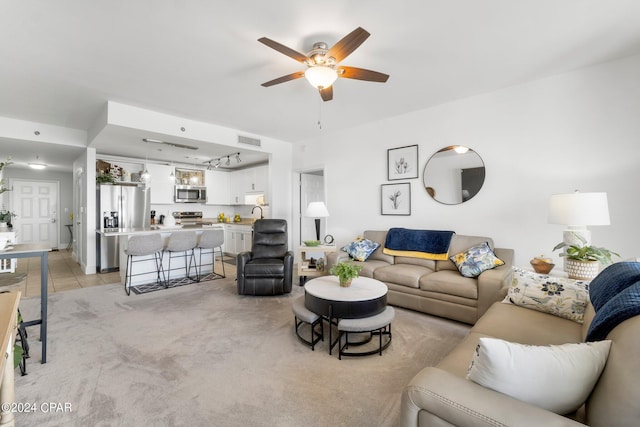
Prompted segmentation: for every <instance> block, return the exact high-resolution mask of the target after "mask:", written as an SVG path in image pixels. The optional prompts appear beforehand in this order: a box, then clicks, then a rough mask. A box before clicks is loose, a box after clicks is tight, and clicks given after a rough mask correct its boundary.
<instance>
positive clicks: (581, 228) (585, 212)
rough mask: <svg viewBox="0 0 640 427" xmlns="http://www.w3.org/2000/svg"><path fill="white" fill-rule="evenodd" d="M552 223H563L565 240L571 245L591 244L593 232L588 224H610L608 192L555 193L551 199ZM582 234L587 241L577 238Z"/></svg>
mask: <svg viewBox="0 0 640 427" xmlns="http://www.w3.org/2000/svg"><path fill="white" fill-rule="evenodd" d="M548 222H549V223H550V224H563V225H566V226H567V229H566V230H564V231H563V233H562V236H563V241H564V242H565V243H567V244H569V245H576V246H589V245H590V244H591V232H590V231H589V230H587V225H609V224H610V223H611V222H610V220H609V203H608V202H607V193H581V192H579V191H578V190H576V191H575V192H573V193H568V194H554V195H552V196H551V198H550V199H549V216H548ZM576 235H578V236H581V237H582V238H583V239H584V240H585V242H586V243H584V242H582V241H580V239H579V238H576Z"/></svg>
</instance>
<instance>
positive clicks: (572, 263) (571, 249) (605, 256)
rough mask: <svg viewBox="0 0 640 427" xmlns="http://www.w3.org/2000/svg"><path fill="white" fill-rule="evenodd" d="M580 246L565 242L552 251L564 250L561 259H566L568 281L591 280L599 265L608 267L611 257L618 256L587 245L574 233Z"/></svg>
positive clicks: (603, 249) (596, 273) (607, 250)
mask: <svg viewBox="0 0 640 427" xmlns="http://www.w3.org/2000/svg"><path fill="white" fill-rule="evenodd" d="M574 236H575V237H576V239H578V240H579V241H580V242H582V244H581V245H571V244H569V243H566V242H560V243H558V244H557V245H556V246H555V247H554V248H553V250H554V251H555V250H558V249H566V251H565V252H563V253H561V254H560V256H561V257H566V258H567V262H566V265H565V267H566V270H567V274H568V275H569V278H570V279H579V280H591V279H593V278H594V277H596V276H597V275H598V272H599V270H600V264H602V265H605V266H606V265H609V264H611V263H612V262H613V261H612V260H611V257H612V256H614V255H615V256H618V257H619V256H620V255H618V254H617V253H615V252H613V251H610V250H609V249H605V248H598V247H596V246H591V245H587V241H586V240H585V239H584V237H582V236H581V235H579V234H576V233H574Z"/></svg>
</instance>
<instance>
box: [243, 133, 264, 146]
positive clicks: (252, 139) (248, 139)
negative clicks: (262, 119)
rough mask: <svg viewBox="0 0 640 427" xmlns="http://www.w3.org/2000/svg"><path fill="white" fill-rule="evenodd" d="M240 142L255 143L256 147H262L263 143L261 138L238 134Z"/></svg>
mask: <svg viewBox="0 0 640 427" xmlns="http://www.w3.org/2000/svg"><path fill="white" fill-rule="evenodd" d="M238 142H239V143H241V144H248V145H255V146H256V147H260V146H261V145H262V144H261V143H260V140H259V139H256V138H249V137H248V136H242V135H238Z"/></svg>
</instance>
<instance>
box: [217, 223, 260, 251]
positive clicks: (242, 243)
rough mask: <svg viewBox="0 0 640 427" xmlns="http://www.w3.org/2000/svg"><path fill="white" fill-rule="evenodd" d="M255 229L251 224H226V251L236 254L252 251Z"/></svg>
mask: <svg viewBox="0 0 640 427" xmlns="http://www.w3.org/2000/svg"><path fill="white" fill-rule="evenodd" d="M252 234H253V229H252V227H251V226H250V225H234V224H225V225H224V248H223V250H224V252H225V253H227V254H229V255H233V256H236V255H237V254H239V253H240V252H245V251H250V250H251V243H252V240H251V239H252Z"/></svg>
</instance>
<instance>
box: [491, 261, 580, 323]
mask: <svg viewBox="0 0 640 427" xmlns="http://www.w3.org/2000/svg"><path fill="white" fill-rule="evenodd" d="M502 302H503V303H506V304H515V305H519V306H521V307H526V308H530V309H532V310H537V311H541V312H543V313H548V314H553V315H554V316H558V317H562V318H565V319H569V320H573V321H574V322H577V323H582V321H583V318H584V310H585V308H586V307H587V303H588V302H589V282H585V281H582V280H574V279H567V278H565V277H553V276H549V275H547V274H538V273H534V272H532V271H526V270H522V269H520V268H517V267H513V280H512V282H511V286H510V287H509V291H508V292H507V296H506V297H505V298H504V300H503V301H502Z"/></svg>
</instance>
